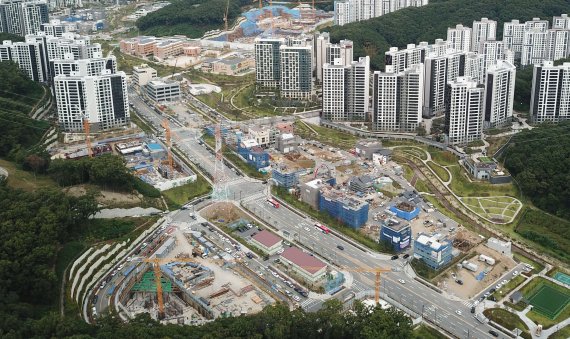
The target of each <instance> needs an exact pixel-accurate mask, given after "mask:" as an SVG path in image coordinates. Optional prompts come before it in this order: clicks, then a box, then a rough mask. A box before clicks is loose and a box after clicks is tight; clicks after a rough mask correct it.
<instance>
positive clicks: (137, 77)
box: [132, 64, 158, 87]
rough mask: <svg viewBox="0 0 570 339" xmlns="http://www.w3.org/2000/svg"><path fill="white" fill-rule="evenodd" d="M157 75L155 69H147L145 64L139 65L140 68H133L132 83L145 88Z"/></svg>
mask: <svg viewBox="0 0 570 339" xmlns="http://www.w3.org/2000/svg"><path fill="white" fill-rule="evenodd" d="M157 76H158V73H157V72H156V69H154V68H152V67H149V66H148V65H147V64H141V65H140V66H134V67H133V75H132V79H133V83H134V84H135V85H137V86H139V87H142V86H145V85H146V84H148V83H149V81H151V80H152V79H153V78H156V77H157Z"/></svg>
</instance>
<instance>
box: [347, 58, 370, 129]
mask: <svg viewBox="0 0 570 339" xmlns="http://www.w3.org/2000/svg"><path fill="white" fill-rule="evenodd" d="M348 88H349V93H348V94H349V95H348V112H349V116H348V118H349V119H350V120H360V121H363V120H365V119H366V116H367V114H368V111H369V109H368V105H369V101H370V57H369V56H365V57H360V58H358V61H353V62H351V63H350V68H349V71H348Z"/></svg>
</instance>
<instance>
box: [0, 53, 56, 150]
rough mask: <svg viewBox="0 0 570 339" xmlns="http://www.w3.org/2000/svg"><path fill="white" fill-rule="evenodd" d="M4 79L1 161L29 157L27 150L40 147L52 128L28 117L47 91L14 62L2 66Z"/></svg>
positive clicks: (0, 87)
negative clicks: (39, 143)
mask: <svg viewBox="0 0 570 339" xmlns="http://www.w3.org/2000/svg"><path fill="white" fill-rule="evenodd" d="M0 79H2V80H1V81H0V135H1V136H2V137H1V138H0V157H10V158H12V159H15V158H21V157H25V156H26V155H27V153H26V152H23V150H25V149H27V148H29V147H31V146H33V145H35V144H37V143H38V141H39V140H40V139H41V137H42V136H43V135H44V133H45V132H46V131H47V129H48V127H49V124H48V123H47V122H45V121H36V120H34V119H31V118H30V117H29V116H28V114H29V112H30V110H31V109H32V108H33V107H34V105H35V104H36V103H37V102H38V101H39V100H40V99H41V98H42V95H43V94H44V90H43V88H42V86H41V85H39V84H38V83H36V82H33V81H31V80H30V79H28V77H27V75H26V74H25V73H24V72H23V71H21V70H20V69H19V68H18V65H16V64H15V63H13V62H11V61H3V62H0ZM5 79H10V80H9V81H5Z"/></svg>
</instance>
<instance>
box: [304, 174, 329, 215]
mask: <svg viewBox="0 0 570 339" xmlns="http://www.w3.org/2000/svg"><path fill="white" fill-rule="evenodd" d="M335 183H336V180H335V179H334V178H330V179H329V180H324V179H321V178H319V179H314V180H311V181H309V182H306V183H304V184H303V185H301V201H302V202H304V203H306V204H308V205H309V206H311V207H312V208H313V209H316V210H318V209H319V197H320V196H321V188H322V187H324V186H330V185H334V184H335Z"/></svg>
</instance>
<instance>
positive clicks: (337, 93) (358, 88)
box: [323, 56, 370, 121]
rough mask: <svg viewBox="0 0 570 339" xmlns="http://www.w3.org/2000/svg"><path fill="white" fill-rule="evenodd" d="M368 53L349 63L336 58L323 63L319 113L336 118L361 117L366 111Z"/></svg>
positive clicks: (329, 117) (348, 119)
mask: <svg viewBox="0 0 570 339" xmlns="http://www.w3.org/2000/svg"><path fill="white" fill-rule="evenodd" d="M369 78H370V57H368V56H367V57H361V58H359V60H358V61H353V62H351V63H350V65H345V64H344V63H343V62H342V60H341V59H340V58H336V59H335V60H334V63H332V64H328V63H327V64H325V65H324V66H323V117H324V118H325V119H327V120H333V121H334V120H336V121H355V120H358V121H363V120H364V119H365V118H366V115H367V114H368V101H369V84H370V83H369Z"/></svg>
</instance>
